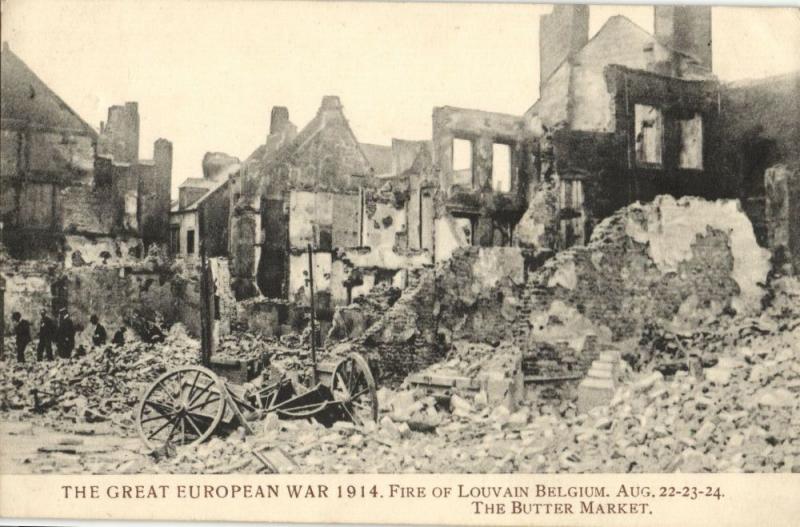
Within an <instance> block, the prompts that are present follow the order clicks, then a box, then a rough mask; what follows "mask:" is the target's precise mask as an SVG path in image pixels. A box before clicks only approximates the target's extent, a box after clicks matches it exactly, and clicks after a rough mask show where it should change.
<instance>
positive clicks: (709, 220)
mask: <svg viewBox="0 0 800 527" xmlns="http://www.w3.org/2000/svg"><path fill="white" fill-rule="evenodd" d="M768 270H769V254H768V252H767V251H765V250H764V249H762V248H760V247H759V246H758V245H757V243H756V240H755V236H754V234H753V229H752V226H751V224H750V222H749V221H748V220H747V218H746V217H745V215H744V214H743V213H742V211H741V210H740V208H739V206H738V202H737V201H716V202H709V201H705V200H703V199H700V198H682V199H680V200H677V201H676V200H675V199H674V198H672V197H669V196H659V197H658V198H657V199H656V200H655V201H654V202H653V203H650V204H645V205H642V204H639V203H636V204H633V205H631V206H629V207H626V208H624V209H621V210H620V211H618V212H617V213H616V214H614V215H613V216H611V217H609V218H607V219H606V220H604V221H603V222H602V223H601V224H600V225H598V226H597V228H596V229H595V231H594V233H593V235H592V239H591V241H590V243H589V244H588V245H587V246H585V247H575V248H573V249H570V250H568V251H564V252H562V253H559V254H558V255H557V256H556V257H555V258H553V259H551V260H549V261H548V262H546V263H545V265H544V266H542V268H541V269H539V270H537V271H536V272H534V273H532V274H531V275H530V277H529V279H528V282H527V285H526V287H525V288H524V290H523V295H522V299H521V300H522V301H521V309H520V317H519V319H518V320H517V326H518V332H517V345H519V346H520V347H521V348H522V349H530V348H531V347H532V346H533V345H534V343H535V342H539V341H541V340H542V339H544V338H550V339H553V338H555V336H559V337H561V338H564V339H566V338H567V337H569V335H570V334H571V333H573V334H574V333H576V327H575V326H576V325H577V326H580V327H583V328H584V329H585V331H583V333H584V334H586V335H588V334H591V333H594V334H596V335H598V336H601V337H603V338H605V339H606V340H613V341H619V340H623V339H627V338H631V337H636V336H638V335H639V333H640V332H641V331H642V329H643V328H644V327H645V326H646V325H647V324H650V323H657V324H672V325H676V326H684V327H685V326H696V325H698V324H702V323H703V322H705V321H707V320H710V319H713V318H715V317H718V316H720V315H723V314H726V313H728V314H731V313H734V312H738V313H752V312H756V311H757V310H758V309H760V307H761V298H762V297H763V294H764V290H763V288H762V287H761V284H763V283H764V282H765V281H766V277H767V272H768ZM554 307H555V308H557V309H556V310H554ZM554 311H560V312H561V314H559V313H554ZM565 312H569V315H568V316H566V317H565V315H564V314H563V313H565ZM548 313H549V314H548ZM543 315H545V316H543ZM564 318H567V319H568V320H567V321H565V320H564ZM592 326H594V327H592ZM559 333H560V335H558V334H559ZM577 333H580V332H577ZM554 334H555V336H554Z"/></svg>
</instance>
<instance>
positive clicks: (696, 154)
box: [679, 114, 703, 170]
mask: <svg viewBox="0 0 800 527" xmlns="http://www.w3.org/2000/svg"><path fill="white" fill-rule="evenodd" d="M680 123H681V155H680V160H679V163H680V167H681V168H689V169H695V170H702V169H703V119H702V117H700V115H698V114H695V115H694V117H692V118H691V119H682V120H681V121H680Z"/></svg>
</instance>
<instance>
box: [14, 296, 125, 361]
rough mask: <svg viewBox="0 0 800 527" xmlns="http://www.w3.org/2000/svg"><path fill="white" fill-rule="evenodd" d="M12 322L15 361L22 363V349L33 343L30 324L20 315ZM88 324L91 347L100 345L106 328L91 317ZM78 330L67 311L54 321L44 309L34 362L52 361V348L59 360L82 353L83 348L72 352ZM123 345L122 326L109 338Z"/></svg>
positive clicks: (63, 310)
mask: <svg viewBox="0 0 800 527" xmlns="http://www.w3.org/2000/svg"><path fill="white" fill-rule="evenodd" d="M11 320H12V321H13V322H14V336H15V337H16V348H17V362H25V349H26V348H27V347H28V344H30V343H31V342H32V340H33V339H32V337H31V324H30V322H28V321H27V320H25V319H24V318H22V315H21V314H20V313H19V312H16V311H15V312H14V313H12V314H11ZM89 321H90V322H91V323H92V325H93V326H94V329H93V332H92V345H93V346H103V345H105V344H106V341H107V340H108V333H107V332H106V328H105V327H103V325H102V324H101V323H100V320H99V318H98V317H97V315H92V316H91V318H90V319H89ZM76 333H77V328H76V327H75V324H74V323H73V322H72V318H70V316H69V313H68V312H67V310H66V308H62V309H60V310H59V311H58V316H57V317H56V318H55V319H53V317H51V316H50V314H49V313H48V312H47V310H46V309H43V310H42V311H41V318H40V320H39V344H38V345H37V346H36V360H37V361H42V360H48V361H51V360H53V346H55V348H56V355H57V356H58V357H59V358H62V359H69V358H70V357H72V356H73V352H75V356H79V355H82V354H85V352H86V351H85V349H83V346H79V347H78V350H75V334H76ZM124 343H125V331H124V327H123V328H121V329H120V331H117V333H116V334H115V335H114V338H113V339H112V344H115V345H122V344H124Z"/></svg>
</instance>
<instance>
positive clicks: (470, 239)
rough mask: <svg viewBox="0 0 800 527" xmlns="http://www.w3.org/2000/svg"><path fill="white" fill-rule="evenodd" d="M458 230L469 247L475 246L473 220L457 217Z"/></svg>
mask: <svg viewBox="0 0 800 527" xmlns="http://www.w3.org/2000/svg"><path fill="white" fill-rule="evenodd" d="M453 219H454V220H455V224H456V228H457V229H458V230H459V231H460V232H461V233H463V234H464V240H465V241H466V242H467V244H468V245H475V226H474V224H473V221H472V218H468V217H463V216H462V217H458V216H457V217H455V218H453Z"/></svg>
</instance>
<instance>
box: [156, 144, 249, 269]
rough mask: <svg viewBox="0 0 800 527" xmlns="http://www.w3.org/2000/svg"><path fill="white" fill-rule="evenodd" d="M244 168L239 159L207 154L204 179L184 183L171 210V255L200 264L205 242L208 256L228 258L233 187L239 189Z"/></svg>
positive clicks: (192, 179) (194, 179) (204, 164)
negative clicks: (238, 179)
mask: <svg viewBox="0 0 800 527" xmlns="http://www.w3.org/2000/svg"><path fill="white" fill-rule="evenodd" d="M240 167H241V165H240V163H239V160H238V159H237V158H235V157H231V156H227V155H225V154H212V153H207V154H206V156H205V158H204V159H203V177H200V178H188V179H186V180H185V181H184V182H183V183H181V185H180V186H179V187H178V200H177V201H176V202H175V203H173V205H172V208H171V210H170V220H169V221H170V225H169V229H170V234H169V253H170V255H172V256H173V257H175V258H182V259H185V260H187V261H188V262H191V261H198V260H197V259H198V257H199V256H200V249H201V248H200V243H201V242H202V243H203V244H204V247H203V249H204V250H205V253H206V256H208V257H227V256H228V251H229V245H230V236H229V220H230V210H231V202H232V200H233V196H231V188H232V187H235V186H236V183H235V182H234V181H235V180H236V179H237V178H238V177H239V171H240Z"/></svg>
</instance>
